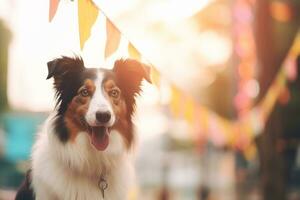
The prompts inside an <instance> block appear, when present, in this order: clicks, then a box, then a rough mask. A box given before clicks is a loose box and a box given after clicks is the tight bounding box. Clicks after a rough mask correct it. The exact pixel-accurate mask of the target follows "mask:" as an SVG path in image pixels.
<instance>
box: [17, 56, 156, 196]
mask: <svg viewBox="0 0 300 200" xmlns="http://www.w3.org/2000/svg"><path fill="white" fill-rule="evenodd" d="M47 65H48V77H47V79H50V78H52V77H53V78H54V89H55V91H56V94H55V96H56V100H57V102H56V106H55V109H54V111H53V112H52V113H51V114H50V115H49V117H48V118H47V120H46V121H45V123H44V125H43V126H42V129H41V131H40V132H39V133H38V134H37V139H36V142H35V144H34V146H33V150H32V167H31V170H30V171H29V172H28V173H27V175H26V179H25V181H24V182H23V184H22V186H21V187H20V188H19V190H18V192H17V195H16V200H25V199H26V200H32V199H36V200H123V199H126V196H127V193H128V191H129V189H130V188H129V187H130V186H131V185H132V182H133V180H134V170H133V166H132V163H131V161H130V156H129V155H130V152H131V151H130V150H131V149H132V146H133V144H134V138H135V137H134V132H133V122H132V116H133V114H134V111H135V106H136V101H135V97H136V96H137V95H139V94H140V92H141V82H142V80H143V79H145V80H146V81H148V82H149V83H151V80H150V68H149V66H147V65H145V64H143V63H141V62H139V61H136V60H133V59H120V60H116V61H115V63H114V66H113V69H111V70H108V69H102V68H86V67H85V66H84V62H83V60H82V58H80V57H77V56H75V57H66V56H64V57H60V58H57V59H54V60H52V61H50V62H48V63H47Z"/></svg>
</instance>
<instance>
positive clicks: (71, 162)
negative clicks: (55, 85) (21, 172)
mask: <svg viewBox="0 0 300 200" xmlns="http://www.w3.org/2000/svg"><path fill="white" fill-rule="evenodd" d="M52 131H53V128H52V126H51V123H50V122H49V120H48V122H46V124H45V126H44V129H43V130H42V132H41V133H39V135H38V139H37V141H36V143H35V145H34V148H33V153H32V186H33V189H34V192H35V194H36V199H37V200H41V199H43V200H48V199H49V200H55V199H57V200H73V199H74V200H75V199H76V200H102V199H103V198H102V193H101V189H100V187H99V186H98V182H99V180H100V177H101V175H103V174H104V175H105V178H106V181H107V184H108V188H107V189H106V190H105V191H104V196H105V198H104V200H124V199H126V196H127V194H128V190H129V188H130V187H131V186H132V185H133V180H134V173H133V168H132V165H131V161H130V159H129V156H128V155H127V153H126V150H125V149H123V148H120V144H121V143H123V142H122V139H121V137H120V136H119V134H118V133H115V132H112V133H111V136H110V137H111V138H110V140H111V144H110V145H109V147H108V148H107V149H106V150H105V151H104V152H99V151H97V150H95V149H93V148H92V146H91V145H90V144H89V140H88V137H87V136H86V135H85V134H86V133H80V134H79V135H78V136H77V138H76V141H74V142H67V143H66V144H62V143H61V142H60V141H59V140H58V139H57V137H56V136H55V134H53V132H52ZM122 145H123V144H122ZM124 148H125V147H124Z"/></svg>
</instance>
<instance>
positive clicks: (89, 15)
mask: <svg viewBox="0 0 300 200" xmlns="http://www.w3.org/2000/svg"><path fill="white" fill-rule="evenodd" d="M98 13H99V10H98V8H97V7H96V6H95V5H94V3H93V2H92V1H91V0H78V25H79V39H80V48H81V49H83V46H84V43H85V42H86V41H87V39H88V38H89V37H90V35H91V29H92V26H93V25H94V23H95V21H96V19H97V16H98Z"/></svg>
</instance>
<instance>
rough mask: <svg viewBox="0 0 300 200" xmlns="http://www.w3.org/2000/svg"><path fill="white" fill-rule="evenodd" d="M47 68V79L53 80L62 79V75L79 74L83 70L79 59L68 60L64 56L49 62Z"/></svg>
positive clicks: (68, 58) (81, 61) (82, 64)
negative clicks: (52, 78)
mask: <svg viewBox="0 0 300 200" xmlns="http://www.w3.org/2000/svg"><path fill="white" fill-rule="evenodd" d="M47 66H48V76H47V79H49V78H51V77H54V79H58V78H63V77H64V75H66V74H68V73H70V72H80V71H82V70H84V68H85V67H84V63H83V60H82V59H81V58H80V57H75V58H70V57H66V56H63V57H61V58H57V59H54V60H52V61H49V62H48V63H47Z"/></svg>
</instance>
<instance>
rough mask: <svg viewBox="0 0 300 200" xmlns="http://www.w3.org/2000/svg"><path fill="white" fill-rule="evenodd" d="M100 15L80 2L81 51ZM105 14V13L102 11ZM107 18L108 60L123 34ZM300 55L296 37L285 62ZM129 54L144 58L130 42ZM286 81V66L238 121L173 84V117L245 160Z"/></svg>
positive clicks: (87, 0) (87, 1) (157, 78)
mask: <svg viewBox="0 0 300 200" xmlns="http://www.w3.org/2000/svg"><path fill="white" fill-rule="evenodd" d="M58 4H59V0H50V6H49V21H50V22H51V20H52V19H53V17H54V16H55V13H56V11H57V7H58ZM99 12H102V11H101V10H100V9H99V8H98V7H97V6H96V5H95V4H94V3H93V2H92V0H78V25H79V26H78V27H79V38H80V48H81V49H83V48H84V44H85V42H86V41H87V40H88V38H89V37H90V35H91V29H92V27H93V25H94V24H95V22H96V19H97V17H98V15H99ZM102 14H104V13H103V12H102ZM104 16H105V17H106V44H105V55H104V56H105V58H108V57H110V56H111V55H112V54H114V53H115V52H116V51H117V50H118V47H119V44H120V41H121V37H122V33H121V32H120V30H119V29H118V28H117V27H116V26H115V25H114V23H112V22H111V20H110V19H109V18H108V17H107V16H106V15H105V14H104ZM299 53H300V36H299V37H297V38H296V40H295V42H294V45H293V47H292V48H291V50H290V53H289V55H288V57H287V59H286V60H287V61H291V60H295V59H296V55H298V54H299ZM128 54H129V56H130V57H131V58H134V59H137V60H141V58H142V55H141V54H140V52H139V51H138V50H137V49H136V48H135V46H134V45H133V44H132V43H131V42H128ZM287 61H286V62H285V63H287ZM151 67H152V70H151V77H152V81H153V83H154V85H155V86H156V87H157V88H158V90H161V85H162V84H161V83H162V80H164V82H166V80H165V79H164V77H163V76H162V74H161V73H160V72H159V70H158V69H157V68H156V67H154V66H153V65H152V66H151ZM167 82H168V81H167ZM286 82H287V74H286V67H285V64H284V65H283V66H282V68H281V70H280V72H279V73H278V75H277V77H276V78H275V80H274V82H273V84H272V85H271V87H270V89H269V90H268V92H267V93H266V95H265V97H264V98H263V100H262V101H261V102H260V103H259V104H258V105H257V106H255V107H253V108H252V109H250V110H249V111H248V112H247V113H246V114H244V115H243V116H241V117H239V118H238V119H236V120H228V119H225V118H223V117H221V116H219V115H217V114H216V113H214V112H212V111H211V110H209V109H208V108H206V107H205V106H202V105H200V104H199V103H197V101H196V100H195V99H194V98H193V96H191V95H189V94H186V93H185V92H184V91H183V90H181V89H179V88H178V87H177V86H176V85H175V84H173V83H170V82H168V84H169V86H170V90H171V97H170V103H169V104H168V106H169V110H170V113H171V115H172V116H173V117H174V118H183V119H185V120H186V122H187V123H188V124H189V126H190V127H191V131H190V132H191V137H192V139H194V140H196V141H201V142H203V141H210V142H211V143H213V144H214V145H215V146H227V147H231V148H232V149H236V150H242V151H244V155H245V156H246V158H249V159H251V158H252V157H253V156H254V155H255V153H256V149H255V145H254V143H253V139H254V138H255V137H256V136H257V135H258V134H260V133H262V131H263V129H264V125H265V123H266V122H267V120H268V117H269V115H270V113H271V112H272V109H273V107H274V105H275V103H276V101H277V100H278V97H279V95H280V94H281V93H282V92H283V91H284V89H285V85H286Z"/></svg>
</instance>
